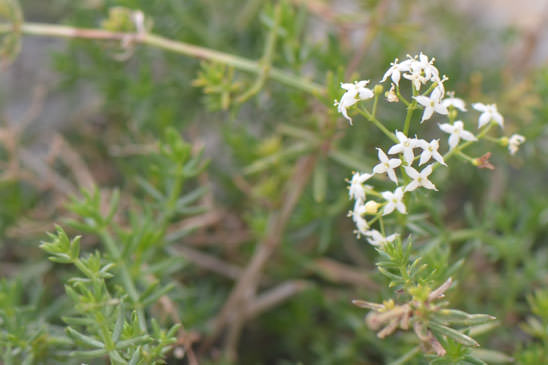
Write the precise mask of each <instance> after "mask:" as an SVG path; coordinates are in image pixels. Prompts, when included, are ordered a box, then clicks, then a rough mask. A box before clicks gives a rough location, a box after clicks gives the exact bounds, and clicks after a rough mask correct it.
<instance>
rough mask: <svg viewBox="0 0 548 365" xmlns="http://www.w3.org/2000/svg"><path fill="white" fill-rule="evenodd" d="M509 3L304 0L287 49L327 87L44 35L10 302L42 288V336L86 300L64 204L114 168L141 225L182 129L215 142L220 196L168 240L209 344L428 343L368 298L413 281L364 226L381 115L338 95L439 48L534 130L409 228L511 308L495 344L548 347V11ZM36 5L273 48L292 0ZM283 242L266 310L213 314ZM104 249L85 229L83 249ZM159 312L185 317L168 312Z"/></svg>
mask: <svg viewBox="0 0 548 365" xmlns="http://www.w3.org/2000/svg"><path fill="white" fill-rule="evenodd" d="M540 3H542V1H541V2H540ZM503 4H506V3H505V2H498V1H483V2H481V4H480V2H464V1H463V2H459V1H454V2H437V1H427V0H418V1H403V0H348V1H343V0H326V1H321V0H309V1H307V0H291V1H290V0H287V1H285V2H284V6H283V14H281V20H280V24H279V32H278V39H277V42H276V45H275V49H274V52H273V55H272V59H271V63H272V65H274V66H275V67H276V68H279V69H284V70H286V71H288V72H290V73H291V74H294V75H299V76H302V77H304V78H306V79H309V80H312V81H314V82H315V83H317V84H318V85H323V86H325V88H326V90H327V91H326V93H325V94H323V95H311V94H310V93H308V92H305V91H303V90H300V89H297V88H294V87H291V86H290V85H286V84H282V83H280V82H277V81H275V80H272V79H269V78H267V80H266V81H265V83H264V85H262V87H261V89H260V90H259V91H258V93H257V94H256V95H249V98H247V96H246V97H245V99H247V100H245V101H243V100H241V99H239V98H241V97H242V95H245V92H246V90H248V89H249V88H250V87H251V86H252V85H253V84H254V83H255V81H256V76H255V75H253V74H249V73H245V72H241V71H238V70H234V69H232V68H230V67H224V66H221V65H218V64H214V63H210V62H206V61H203V60H202V61H200V60H197V59H195V58H192V57H186V56H183V55H180V54H176V53H170V52H165V51H162V50H160V49H157V48H154V47H147V46H143V45H136V46H135V47H133V48H131V49H123V48H122V47H121V46H120V44H119V42H97V41H90V40H62V39H54V38H47V37H33V36H24V37H23V39H22V51H21V53H20V54H19V56H18V58H17V59H16V60H15V62H14V63H13V64H12V65H10V66H9V67H6V68H4V69H3V70H2V74H1V75H0V110H1V123H2V125H1V129H0V141H1V145H2V151H1V154H2V169H1V173H2V174H1V180H0V198H1V200H0V201H1V204H0V234H1V235H2V240H1V244H0V274H1V275H2V277H4V278H5V280H6V281H5V282H3V284H2V286H0V308H1V309H2V310H3V311H4V313H8V310H9V308H14V307H17V308H25V310H24V311H21V312H17V313H19V314H18V316H19V318H18V319H19V322H18V325H17V327H18V329H19V330H20V331H21V332H20V334H18V336H21V338H27V339H28V340H29V341H31V340H30V338H31V337H30V336H31V334H32V333H33V332H34V331H37V329H36V328H41V329H42V330H43V329H54V328H61V326H62V325H63V322H62V321H61V320H60V317H61V314H66V313H70V311H71V310H73V308H72V307H71V301H70V299H69V298H67V297H66V296H64V295H62V294H63V282H64V281H65V280H66V279H67V278H68V277H70V276H71V275H72V273H71V269H67V268H66V267H65V266H61V265H58V264H54V263H48V262H47V261H46V259H45V258H46V255H45V253H44V252H43V251H42V250H40V249H39V248H38V244H39V242H40V241H41V240H44V239H45V232H48V231H49V232H53V231H54V230H55V227H54V224H55V223H59V224H62V225H63V224H64V222H65V221H66V219H67V218H68V217H72V218H74V213H71V212H69V211H68V210H67V202H68V201H69V199H70V197H71V196H79V191H80V189H81V188H87V189H90V188H92V187H94V186H97V187H98V188H99V190H100V191H101V197H102V199H103V201H105V202H108V201H109V200H110V199H111V196H112V191H113V190H114V189H115V188H118V189H120V192H121V197H120V208H119V209H120V212H121V213H120V214H119V217H117V218H116V219H118V220H119V224H120V225H121V226H128V225H129V223H128V221H129V219H128V218H127V216H128V215H129V214H130V213H129V212H133V213H135V212H138V213H140V214H143V215H146V214H148V213H147V204H149V203H150V199H148V200H147V198H146V196H144V194H143V189H145V190H146V186H148V185H146V183H143V182H142V181H143V179H145V180H148V181H152V183H154V182H157V181H159V180H158V179H160V178H159V177H157V175H155V173H154V172H151V171H150V170H148V169H147V168H145V166H147V164H150V162H151V159H152V157H151V154H154V153H155V152H157V150H158V146H159V143H158V141H159V140H162V139H163V138H164V136H165V133H166V130H167V129H169V128H174V129H175V130H177V131H179V132H180V133H181V134H182V136H183V138H184V139H185V140H186V141H187V142H188V143H189V144H190V145H191V147H192V151H193V153H197V151H199V150H200V149H203V150H204V157H205V159H207V160H208V161H209V163H208V166H207V168H206V169H204V170H203V171H202V172H201V173H200V174H199V175H198V176H197V177H196V178H195V179H193V180H192V181H191V182H189V186H188V187H185V192H189V191H191V190H193V189H196V188H204V190H203V191H204V192H205V193H203V194H202V195H200V196H199V198H198V205H199V208H200V209H189V210H187V211H184V212H182V213H181V214H180V215H178V216H177V219H175V220H173V221H171V222H170V225H169V227H168V228H167V234H166V240H165V241H166V242H168V243H169V244H164V243H162V245H163V246H162V247H161V250H165V251H164V254H167V255H168V256H173V257H176V259H177V260H176V261H177V265H176V266H173V267H172V269H173V270H170V271H169V270H168V271H166V275H168V276H169V277H170V279H172V280H174V281H175V282H176V283H177V285H176V288H175V289H174V290H173V291H172V292H171V294H170V299H171V301H172V302H171V305H172V306H173V308H172V310H173V311H175V312H176V313H177V316H178V318H179V319H180V321H181V323H182V324H183V325H184V331H183V332H181V333H182V334H181V336H180V337H179V338H178V340H179V343H178V344H179V345H181V346H184V348H185V349H186V350H187V352H188V351H189V349H193V352H195V356H197V358H198V359H199V360H200V362H201V363H205V364H207V363H211V364H213V363H215V364H217V363H222V361H224V360H223V359H225V358H226V354H227V352H228V353H230V352H231V351H232V352H235V353H237V355H238V360H237V363H241V364H263V363H264V364H299V363H303V364H382V363H389V362H391V361H395V360H396V359H398V358H400V357H401V356H402V355H404V353H405V352H406V351H408V350H410V349H412V348H413V347H414V346H415V345H416V343H415V342H413V337H412V336H409V335H408V334H405V333H398V334H397V335H395V336H391V337H390V338H387V339H384V340H380V339H378V338H376V336H375V333H374V332H372V331H370V330H369V329H368V328H366V326H365V325H364V322H363V316H364V312H363V310H360V309H358V308H356V307H353V306H352V305H351V304H350V300H351V299H354V298H361V299H366V300H371V301H376V302H377V301H382V299H383V298H386V297H390V296H391V295H392V293H391V291H390V290H389V289H387V288H386V285H385V284H386V283H385V281H384V279H383V278H382V277H381V276H380V275H379V274H378V272H377V271H376V269H375V267H374V258H375V257H376V255H377V254H376V253H375V251H374V249H373V248H372V247H371V246H370V245H368V244H367V243H366V242H365V241H363V240H357V239H356V238H355V237H354V235H353V233H352V231H353V225H352V222H351V221H350V220H349V219H348V218H346V212H347V211H348V210H349V209H350V208H351V207H350V203H349V201H348V198H347V191H346V183H345V180H344V179H345V178H347V177H349V176H350V174H351V171H352V170H358V169H360V170H369V169H371V167H372V166H373V162H374V161H375V159H376V157H375V156H376V154H375V153H374V147H375V146H377V145H378V141H379V139H380V138H382V137H381V134H380V133H379V132H378V131H376V130H372V129H371V128H370V127H369V126H368V127H366V126H365V124H364V123H363V121H360V120H355V126H354V127H353V128H352V129H350V128H349V126H348V125H347V123H346V121H344V120H343V119H342V118H340V117H339V116H338V115H336V113H335V110H334V108H333V107H332V102H333V99H335V98H337V97H338V94H337V93H338V90H337V88H338V84H339V82H341V81H348V80H354V79H371V80H373V81H372V82H373V83H374V82H376V81H378V80H379V79H380V78H381V77H382V75H383V73H384V71H385V69H386V68H387V66H388V64H389V63H390V62H391V61H392V60H393V59H394V58H396V57H399V58H400V59H402V58H404V57H405V55H406V54H416V53H418V52H419V51H423V52H425V53H426V54H428V55H430V56H435V57H436V64H437V66H438V68H439V69H440V70H441V72H442V73H443V74H446V75H448V76H449V81H448V82H447V83H446V85H447V86H446V87H447V89H448V90H454V91H456V93H457V95H459V96H460V97H463V98H464V99H466V100H469V101H486V102H496V103H497V105H498V108H499V110H500V111H501V113H502V114H503V115H504V116H505V119H506V128H507V131H509V133H513V132H516V133H520V134H523V135H525V136H526V137H527V140H528V142H527V143H526V144H525V145H524V146H523V148H522V150H521V151H520V152H519V154H517V155H516V156H512V157H509V156H508V155H507V153H506V151H504V149H503V148H502V147H497V146H493V147H492V150H493V155H494V156H493V160H492V162H493V164H494V165H495V166H496V169H495V170H494V171H486V170H478V169H476V168H475V167H473V166H470V165H467V164H465V163H461V162H459V163H456V164H455V166H453V168H452V169H451V170H450V171H449V172H447V173H446V176H441V175H440V176H441V178H440V180H442V181H443V183H439V184H437V185H438V187H440V191H441V192H442V194H443V196H444V197H445V200H443V201H430V200H426V199H425V201H423V202H421V204H423V206H424V208H425V209H424V210H426V211H428V212H429V213H430V214H429V218H428V219H422V220H417V221H411V223H409V226H408V228H409V229H410V230H411V231H413V232H414V235H415V238H416V241H417V246H418V247H419V250H421V252H422V253H423V255H424V257H425V260H426V262H429V263H431V264H432V265H434V267H435V266H436V265H438V264H439V263H440V262H446V263H449V264H454V263H459V264H460V265H461V266H460V267H459V268H458V270H456V271H455V272H454V273H452V274H451V275H454V277H455V279H456V280H457V281H458V286H457V287H456V288H454V289H453V290H452V291H449V292H448V296H449V299H450V301H451V302H452V305H453V306H454V307H457V308H460V309H462V310H465V311H469V312H471V313H476V312H479V313H489V314H492V315H495V316H496V317H497V318H498V326H497V327H496V328H494V329H491V330H490V331H489V332H487V333H486V334H483V335H479V336H477V337H476V338H477V339H478V340H479V342H480V343H481V344H482V348H486V349H493V350H497V351H501V352H503V353H505V354H507V355H508V356H511V357H513V358H515V359H516V362H518V363H522V364H531V365H533V364H542V363H548V299H547V298H548V288H547V285H548V250H547V248H548V246H547V244H548V241H547V239H546V236H547V233H548V185H547V184H546V179H547V177H548V175H547V174H548V170H547V168H546V166H548V165H547V163H548V157H547V156H548V128H547V123H546V121H547V120H548V66H547V63H546V60H547V57H548V52H546V48H547V44H548V37H547V34H546V33H547V29H546V24H548V21H547V13H548V9H545V10H543V11H538V10H536V9H537V8H536V7H535V6H537V2H535V1H522V2H520V7H521V8H522V9H521V11H523V9H528V10H530V13H531V18H527V19H529V22H525V23H526V24H525V25H524V24H523V23H515V22H514V21H513V19H512V18H505V17H504V16H503V15H501V16H500V17H497V16H496V14H499V15H500V14H505V13H504V11H505V10H504V6H505V5H503ZM508 5H509V6H512V3H508ZM514 5H515V4H514ZM21 6H22V9H23V13H24V17H25V19H26V21H31V22H45V23H57V24H67V25H72V26H78V27H85V28H97V27H101V26H103V27H107V28H108V27H109V25H112V23H110V24H109V22H108V20H107V21H105V20H106V19H109V9H112V8H113V7H117V6H120V7H126V8H129V9H135V10H137V9H140V10H142V11H143V12H144V14H145V15H146V17H147V19H150V20H151V21H152V23H151V26H152V30H153V32H154V33H155V34H159V35H162V36H164V37H167V38H170V39H173V40H178V41H182V42H186V43H190V44H194V45H199V46H203V47H207V48H211V49H214V50H218V51H222V52H226V53H230V54H235V55H238V56H241V57H245V58H249V59H252V60H258V59H261V57H263V51H264V48H265V42H267V39H268V36H269V31H270V30H271V29H272V27H273V26H274V23H275V17H276V14H275V5H274V2H269V1H262V0H246V1H242V0H226V1H219V0H164V1H149V0H70V1H69V0H52V1H47V2H45V1H41V0H22V1H21ZM513 12H516V10H515V9H514V10H510V11H508V12H506V14H516V13H513ZM110 16H111V18H110V20H111V21H115V19H114V20H113V18H112V13H110ZM523 16H525V15H523ZM115 25H116V26H118V25H119V24H115ZM214 86H217V87H214ZM204 91H206V92H204ZM380 113H381V115H382V118H383V120H386V121H387V124H388V125H390V126H391V128H392V129H395V128H397V127H398V126H399V125H400V124H401V121H400V120H398V118H399V116H400V115H401V114H399V113H397V112H394V111H393V110H388V109H387V108H384V109H382V108H381V110H380ZM430 127H431V128H432V130H435V128H436V125H435V123H432V124H431V126H430ZM427 128H428V127H427ZM428 133H429V132H428V131H426V132H425V134H428ZM431 134H432V133H431ZM496 152H499V153H496ZM160 166H161V165H160ZM166 168H168V167H166ZM154 171H156V170H154ZM143 186H145V188H143ZM292 194H293V195H296V196H293V195H292ZM272 225H274V227H275V228H277V229H276V230H275V232H276V233H277V234H273V233H272V232H273V228H272ZM269 227H270V228H269ZM67 232H68V233H69V234H70V235H77V234H82V233H83V232H80V231H78V230H77V229H74V228H73V229H70V228H67ZM269 240H270V241H269ZM272 240H274V241H279V242H275V243H274V244H272V246H273V247H274V249H273V252H271V253H270V254H269V258H268V260H267V262H265V263H264V266H263V267H262V268H261V269H260V273H259V274H258V276H257V277H254V278H253V279H252V280H255V281H256V283H253V285H255V286H256V287H257V288H258V289H257V293H252V294H253V295H252V296H253V298H255V302H253V303H252V304H254V305H256V306H257V308H256V310H255V311H253V310H251V309H249V308H248V307H245V306H244V307H245V309H244V310H249V313H245V314H241V313H237V314H236V315H235V317H234V318H236V319H235V320H234V319H233V321H232V322H230V321H228V323H225V324H219V322H218V321H217V322H216V321H215V320H214V319H216V320H219V317H218V315H219V313H222V310H223V308H225V310H226V303H227V299H228V298H229V296H230V293H231V292H232V290H233V288H234V287H235V282H236V281H237V279H238V278H241V277H242V273H244V272H245V270H246V267H247V266H248V264H249V262H250V261H251V260H252V257H253V255H254V253H255V252H256V248H257V247H258V246H259V245H261V244H264V242H271V241H272ZM96 247H97V239H96V238H94V237H93V236H92V235H86V234H85V233H84V235H83V238H82V251H84V250H87V251H89V252H92V251H94V249H95V248H96ZM155 255H156V254H155ZM128 259H129V258H128ZM152 262H154V261H153V260H152V259H151V261H150V263H152ZM14 282H17V283H19V286H20V287H19V289H17V290H18V294H17V295H15V294H13V292H12V291H10V290H13V287H11V286H10V285H12V283H14ZM252 304H250V303H246V305H252ZM10 306H11V307H10ZM228 308H229V309H231V310H234V309H235V308H238V306H237V305H236V306H234V305H233V306H229V307H228ZM156 312H157V313H160V317H165V315H164V314H165V313H164V312H167V310H166V309H165V308H163V309H162V308H159V309H157V310H156ZM228 316H229V317H230V314H228ZM163 320H165V321H168V322H169V321H173V318H171V319H165V318H163ZM240 320H241V323H240V325H239V326H238V325H235V324H234V323H235V322H238V321H240ZM0 325H1V324H0ZM48 331H49V330H48ZM48 331H46V332H45V335H44V336H45V338H43V339H42V341H43V342H44V343H48V340H47V334H48ZM231 331H233V332H231ZM50 333H53V332H50ZM32 341H34V339H33V340H32ZM189 344H191V345H189ZM32 346H34V347H36V346H38V345H37V344H36V341H34V342H33V345H32ZM181 348H182V347H181ZM179 355H180V354H177V353H172V352H170V353H169V356H168V363H186V362H187V361H189V360H187V359H188V357H185V359H178V358H180V356H179ZM505 360H507V359H501V361H505ZM67 361H68V360H67ZM426 361H427V360H426V359H425V358H424V357H422V356H416V357H414V358H412V359H411V360H410V361H409V363H416V364H421V363H425V362H426ZM488 362H489V361H488ZM38 363H40V362H38ZM43 363H52V362H48V360H45V361H44V362H43ZM489 363H490V362H489Z"/></svg>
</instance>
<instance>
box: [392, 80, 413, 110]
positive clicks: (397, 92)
mask: <svg viewBox="0 0 548 365" xmlns="http://www.w3.org/2000/svg"><path fill="white" fill-rule="evenodd" d="M396 95H397V96H398V99H400V100H401V101H402V102H403V103H404V104H405V105H406V106H407V107H409V105H411V103H410V102H409V101H408V100H407V99H406V98H404V97H403V95H402V94H401V93H400V87H399V85H396Z"/></svg>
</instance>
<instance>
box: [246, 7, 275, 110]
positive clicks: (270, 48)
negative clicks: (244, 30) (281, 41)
mask: <svg viewBox="0 0 548 365" xmlns="http://www.w3.org/2000/svg"><path fill="white" fill-rule="evenodd" d="M281 14H282V11H281V4H280V3H278V4H277V5H276V9H275V10H274V25H273V26H272V29H271V30H270V33H269V34H268V39H267V41H266V43H265V47H264V54H263V58H262V59H261V62H260V63H261V69H262V70H261V73H260V74H259V77H257V80H256V81H255V83H254V84H253V86H252V87H251V88H250V89H249V90H248V91H247V92H246V93H244V94H243V95H241V96H240V97H239V98H238V99H237V102H239V103H243V102H244V101H246V100H248V99H249V98H250V97H252V96H253V95H255V94H257V93H258V92H259V91H260V90H261V88H262V87H263V85H264V83H265V81H266V79H267V78H268V74H269V73H270V69H271V68H272V57H273V55H274V49H275V48H276V39H277V37H278V28H279V27H280V20H281Z"/></svg>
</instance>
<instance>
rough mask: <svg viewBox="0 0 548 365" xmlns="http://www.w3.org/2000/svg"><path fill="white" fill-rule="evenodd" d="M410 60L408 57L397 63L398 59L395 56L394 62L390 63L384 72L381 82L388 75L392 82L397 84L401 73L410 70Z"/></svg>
mask: <svg viewBox="0 0 548 365" xmlns="http://www.w3.org/2000/svg"><path fill="white" fill-rule="evenodd" d="M412 62H413V60H412V59H408V60H405V61H402V62H401V63H398V59H397V58H396V59H395V60H394V62H392V63H390V68H389V69H388V70H387V71H386V72H385V73H384V76H383V77H382V80H381V82H385V81H386V79H387V78H388V77H390V78H391V79H392V82H393V83H394V84H396V85H399V84H400V78H401V73H402V72H407V71H410V70H411V63H412Z"/></svg>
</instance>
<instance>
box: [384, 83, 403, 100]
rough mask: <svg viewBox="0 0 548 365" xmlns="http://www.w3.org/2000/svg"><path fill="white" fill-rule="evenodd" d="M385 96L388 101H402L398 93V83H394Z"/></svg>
mask: <svg viewBox="0 0 548 365" xmlns="http://www.w3.org/2000/svg"><path fill="white" fill-rule="evenodd" d="M384 96H386V101H388V102H389V103H397V102H398V101H400V99H399V98H398V95H396V85H394V84H392V87H391V88H390V90H389V91H387V92H386V93H385V94H384Z"/></svg>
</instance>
